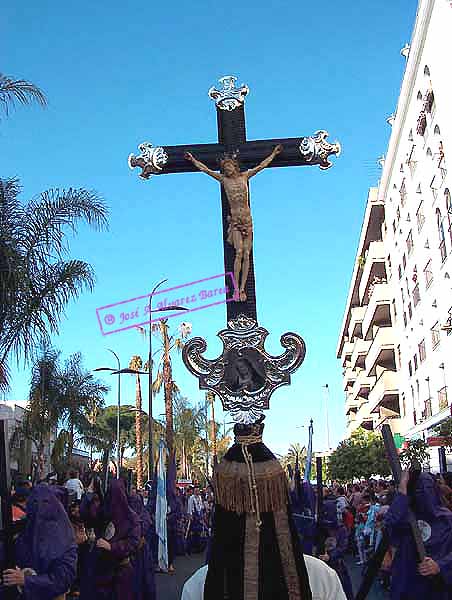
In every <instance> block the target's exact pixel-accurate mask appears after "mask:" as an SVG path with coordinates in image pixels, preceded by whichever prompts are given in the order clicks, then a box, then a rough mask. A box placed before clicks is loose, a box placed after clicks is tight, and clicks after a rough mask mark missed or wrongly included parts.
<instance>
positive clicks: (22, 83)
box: [0, 73, 47, 115]
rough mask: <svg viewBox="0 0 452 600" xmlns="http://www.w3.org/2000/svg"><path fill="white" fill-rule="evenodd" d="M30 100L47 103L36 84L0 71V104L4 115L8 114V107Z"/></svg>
mask: <svg viewBox="0 0 452 600" xmlns="http://www.w3.org/2000/svg"><path fill="white" fill-rule="evenodd" d="M32 102H36V103H37V104H40V105H41V106H45V105H46V104H47V100H46V97H45V95H44V92H43V91H42V90H41V89H40V88H39V87H38V86H37V85H35V84H34V83H31V82H30V81H26V80H25V79H14V78H13V77H9V76H7V75H3V74H2V73H0V104H1V105H2V106H3V110H4V112H5V114H6V115H8V114H9V109H10V107H14V106H15V105H16V104H22V105H26V104H31V103H32Z"/></svg>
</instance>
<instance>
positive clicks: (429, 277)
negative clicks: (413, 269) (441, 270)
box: [424, 259, 433, 289]
mask: <svg viewBox="0 0 452 600" xmlns="http://www.w3.org/2000/svg"><path fill="white" fill-rule="evenodd" d="M424 277H425V288H426V289H427V288H429V287H430V286H431V284H432V281H433V271H432V261H431V259H430V260H429V261H428V263H427V264H426V265H425V268H424Z"/></svg>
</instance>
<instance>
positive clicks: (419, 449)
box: [399, 440, 430, 467]
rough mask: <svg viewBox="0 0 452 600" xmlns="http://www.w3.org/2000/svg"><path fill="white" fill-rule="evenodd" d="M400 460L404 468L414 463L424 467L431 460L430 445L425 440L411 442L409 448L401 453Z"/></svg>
mask: <svg viewBox="0 0 452 600" xmlns="http://www.w3.org/2000/svg"><path fill="white" fill-rule="evenodd" d="M399 458H400V462H401V463H402V464H403V466H404V467H409V466H410V465H411V463H413V462H418V463H419V464H420V465H424V464H425V463H428V462H429V460H430V454H429V452H428V445H427V444H426V443H425V442H424V440H410V441H409V442H408V444H407V447H406V448H405V449H404V450H402V452H401V453H400V455H399Z"/></svg>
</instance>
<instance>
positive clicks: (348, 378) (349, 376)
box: [344, 367, 356, 391]
mask: <svg viewBox="0 0 452 600" xmlns="http://www.w3.org/2000/svg"><path fill="white" fill-rule="evenodd" d="M355 380H356V371H354V370H353V369H351V368H350V367H347V368H346V369H345V371H344V391H347V390H348V389H349V388H351V387H352V386H353V384H354V382H355Z"/></svg>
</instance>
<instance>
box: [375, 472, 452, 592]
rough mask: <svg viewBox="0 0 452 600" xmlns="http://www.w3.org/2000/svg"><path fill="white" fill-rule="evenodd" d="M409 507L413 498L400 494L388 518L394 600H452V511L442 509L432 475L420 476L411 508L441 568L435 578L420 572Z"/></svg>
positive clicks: (386, 517) (433, 556)
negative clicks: (391, 549) (409, 520)
mask: <svg viewBox="0 0 452 600" xmlns="http://www.w3.org/2000/svg"><path fill="white" fill-rule="evenodd" d="M409 505H410V498H409V497H408V496H407V495H405V494H400V493H398V494H396V496H395V498H394V501H393V502H392V504H391V506H390V508H389V510H388V512H387V513H386V516H385V526H386V527H387V529H388V532H389V535H390V540H391V544H392V545H393V546H395V547H396V553H395V558H394V561H393V563H392V584H391V600H418V599H419V598H431V599H432V600H433V598H434V599H435V600H452V512H451V511H450V510H449V509H447V508H446V507H444V506H442V503H441V499H440V494H439V490H438V488H437V485H436V482H435V481H434V478H433V477H432V475H430V474H429V473H421V474H420V475H419V478H418V481H417V484H416V490H415V494H414V503H413V506H412V508H413V512H414V514H415V517H416V519H417V521H418V524H419V526H420V529H421V533H422V539H423V541H424V544H425V550H426V553H427V556H428V557H430V558H432V559H433V560H434V561H436V562H437V563H438V565H439V567H440V574H439V576H438V577H436V578H432V577H423V576H422V575H420V574H419V573H418V570H417V555H416V549H415V544H414V540H413V536H412V533H411V529H410V527H409V525H408V520H407V516H408V508H409Z"/></svg>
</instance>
